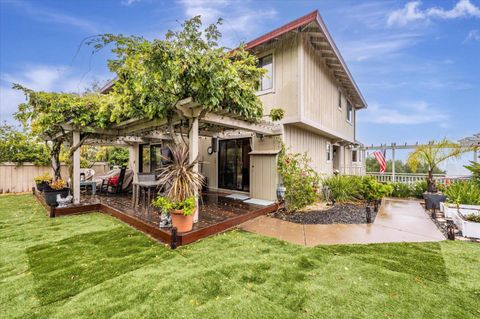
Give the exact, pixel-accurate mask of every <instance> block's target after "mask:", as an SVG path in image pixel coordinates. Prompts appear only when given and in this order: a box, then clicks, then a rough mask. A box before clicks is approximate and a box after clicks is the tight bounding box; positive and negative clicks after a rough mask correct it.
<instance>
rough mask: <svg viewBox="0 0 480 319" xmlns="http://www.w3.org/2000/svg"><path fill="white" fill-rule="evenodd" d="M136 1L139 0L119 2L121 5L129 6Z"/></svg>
mask: <svg viewBox="0 0 480 319" xmlns="http://www.w3.org/2000/svg"><path fill="white" fill-rule="evenodd" d="M136 2H140V0H122V1H121V2H120V3H121V4H122V5H123V6H127V7H128V6H131V5H133V4H135V3H136Z"/></svg>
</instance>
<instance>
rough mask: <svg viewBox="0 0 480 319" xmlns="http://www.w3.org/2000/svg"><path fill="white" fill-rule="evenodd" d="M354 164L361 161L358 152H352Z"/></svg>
mask: <svg viewBox="0 0 480 319" xmlns="http://www.w3.org/2000/svg"><path fill="white" fill-rule="evenodd" d="M352 162H353V163H358V162H360V159H359V158H358V150H352Z"/></svg>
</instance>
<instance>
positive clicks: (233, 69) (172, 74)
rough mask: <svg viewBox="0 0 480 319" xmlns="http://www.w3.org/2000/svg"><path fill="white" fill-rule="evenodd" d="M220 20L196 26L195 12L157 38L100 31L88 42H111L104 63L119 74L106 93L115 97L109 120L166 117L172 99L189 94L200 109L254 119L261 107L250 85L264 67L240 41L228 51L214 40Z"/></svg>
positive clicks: (99, 44)
mask: <svg viewBox="0 0 480 319" xmlns="http://www.w3.org/2000/svg"><path fill="white" fill-rule="evenodd" d="M220 24H221V20H219V21H218V22H217V23H215V24H212V25H210V26H208V27H206V28H205V29H203V30H202V22H201V19H200V16H196V17H194V18H192V19H189V20H186V21H185V22H184V23H182V29H181V30H180V31H168V32H167V34H166V36H165V39H163V40H160V39H155V40H152V41H149V40H146V39H144V38H142V37H138V36H123V35H113V34H104V35H101V36H99V37H97V38H95V39H93V40H92V41H90V42H89V44H90V45H91V46H92V47H93V48H94V50H100V49H102V48H104V47H105V46H107V45H113V49H112V51H113V52H114V53H115V54H116V59H112V60H109V62H108V66H109V68H110V70H111V71H112V72H114V73H116V74H117V76H118V79H119V80H118V81H117V82H116V83H115V85H114V87H113V90H112V92H111V93H110V94H109V95H111V96H113V97H114V99H115V100H116V102H117V103H116V104H115V105H113V107H112V109H111V111H112V113H111V120H115V121H118V120H123V119H129V118H133V117H147V118H151V119H153V118H158V119H163V118H166V119H170V118H172V117H173V116H175V115H176V114H177V110H176V106H177V103H178V102H179V101H180V100H182V99H185V98H190V97H191V98H192V99H193V100H194V101H195V102H197V103H199V104H200V105H201V106H202V108H203V111H204V112H210V111H217V112H218V111H227V112H230V113H233V114H236V115H239V116H242V117H243V118H244V119H248V120H252V121H254V120H258V119H260V118H261V117H262V115H263V108H262V104H261V102H260V100H259V99H258V97H257V96H256V95H255V92H256V89H255V88H256V87H257V84H258V82H259V80H260V78H261V76H262V75H263V74H264V73H265V70H263V69H262V68H259V67H258V66H257V58H256V57H255V56H253V55H252V54H250V53H249V52H248V51H246V50H245V48H244V46H240V47H239V48H237V49H235V50H229V49H227V48H224V47H221V46H219V45H218V41H219V40H220V38H221V33H220V32H219V30H218V26H219V25H220Z"/></svg>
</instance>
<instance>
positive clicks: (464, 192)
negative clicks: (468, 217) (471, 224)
mask: <svg viewBox="0 0 480 319" xmlns="http://www.w3.org/2000/svg"><path fill="white" fill-rule="evenodd" d="M444 193H445V195H446V196H447V201H448V202H449V203H455V204H465V205H480V187H479V186H478V185H477V183H476V182H475V181H473V180H468V181H458V182H454V183H452V184H450V185H448V186H447V187H446V188H445V190H444Z"/></svg>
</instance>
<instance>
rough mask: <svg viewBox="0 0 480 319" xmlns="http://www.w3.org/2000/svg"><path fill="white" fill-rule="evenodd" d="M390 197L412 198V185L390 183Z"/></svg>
mask: <svg viewBox="0 0 480 319" xmlns="http://www.w3.org/2000/svg"><path fill="white" fill-rule="evenodd" d="M390 185H391V186H392V197H399V198H408V197H411V196H413V185H411V184H407V183H398V182H397V183H390Z"/></svg>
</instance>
